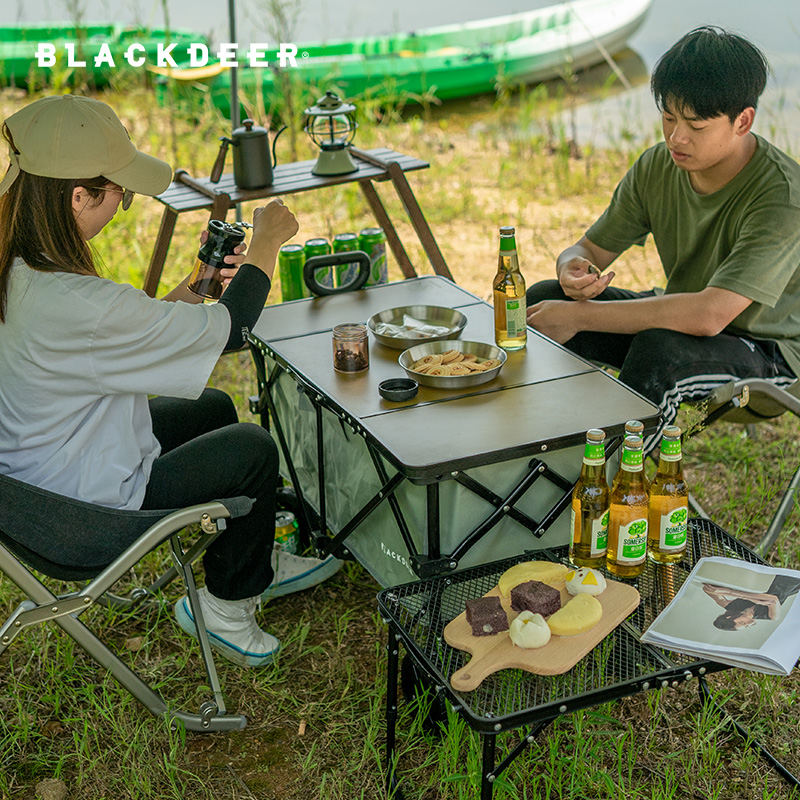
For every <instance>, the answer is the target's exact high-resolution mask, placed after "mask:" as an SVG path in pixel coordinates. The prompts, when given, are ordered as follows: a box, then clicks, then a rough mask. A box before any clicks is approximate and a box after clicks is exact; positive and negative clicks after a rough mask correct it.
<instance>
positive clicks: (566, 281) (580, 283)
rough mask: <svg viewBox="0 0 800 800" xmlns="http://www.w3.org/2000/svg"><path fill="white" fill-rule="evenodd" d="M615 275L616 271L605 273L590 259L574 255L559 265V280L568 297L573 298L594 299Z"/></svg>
mask: <svg viewBox="0 0 800 800" xmlns="http://www.w3.org/2000/svg"><path fill="white" fill-rule="evenodd" d="M614 275H615V273H614V272H607V273H606V274H605V275H603V274H602V273H601V272H600V269H599V268H598V267H597V266H595V265H594V264H593V263H592V262H591V261H589V260H588V259H586V258H582V257H581V256H574V257H573V258H571V259H569V261H566V262H565V263H563V264H561V265H559V270H558V282H559V283H560V284H561V288H562V289H563V290H564V294H566V296H567V297H571V298H572V299H573V300H592V299H593V298H595V297H597V295H599V294H600V293H601V292H603V291H605V289H606V287H607V286H608V284H609V283H611V279H612V278H613V277H614Z"/></svg>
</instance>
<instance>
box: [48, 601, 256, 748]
mask: <svg viewBox="0 0 800 800" xmlns="http://www.w3.org/2000/svg"><path fill="white" fill-rule="evenodd" d="M55 622H56V623H57V624H58V625H59V626H61V628H63V629H64V631H65V632H66V633H67V634H68V635H69V636H70V637H71V638H72V639H73V640H74V641H75V642H76V643H77V644H79V645H80V646H81V647H82V648H83V649H84V650H85V651H86V652H87V653H88V654H89V655H90V656H91V657H92V658H93V659H94V660H95V661H97V662H98V663H99V664H102V665H103V666H104V667H105V668H106V669H107V670H108V671H109V672H110V673H111V674H112V675H113V676H114V677H115V678H116V679H117V680H118V681H119V683H120V684H121V685H122V686H124V687H125V688H126V689H127V690H128V691H129V692H130V693H131V694H132V695H133V696H134V697H135V698H136V699H137V700H138V701H139V702H140V703H141V704H142V705H143V706H144V707H145V708H146V709H147V710H148V711H150V712H151V713H152V714H154V715H155V716H157V717H164V718H165V719H169V720H172V721H174V720H180V721H181V722H182V723H183V724H184V725H185V727H186V729H187V730H191V731H198V732H212V731H232V730H240V729H241V728H244V727H245V725H246V724H247V719H246V718H245V717H244V716H243V715H241V714H236V715H234V714H227V715H226V714H225V712H224V711H223V715H217V714H216V709H215V708H214V709H208V708H204V707H203V706H201V707H200V713H199V714H189V713H187V712H184V711H172V710H170V709H169V708H168V706H167V704H166V703H165V701H164V698H163V697H161V695H160V694H158V692H156V691H154V690H153V689H151V688H150V687H149V686H148V685H147V684H146V683H145V682H144V681H143V680H142V679H141V678H140V677H139V676H138V675H137V674H136V673H135V672H134V671H133V670H132V669H130V667H128V666H127V665H126V664H125V663H124V662H123V661H122V660H121V659H120V658H119V656H117V655H116V653H114V652H113V651H111V650H109V648H108V647H106V645H104V644H103V643H102V642H101V641H100V640H99V639H98V638H97V637H96V636H95V635H94V634H93V633H92V632H91V631H90V630H89V629H88V628H87V627H86V626H85V625H84V624H83V623H82V622H81V621H80V620H78V619H76V618H75V617H69V616H67V617H59V618H58V619H56V620H55ZM204 705H206V704H204Z"/></svg>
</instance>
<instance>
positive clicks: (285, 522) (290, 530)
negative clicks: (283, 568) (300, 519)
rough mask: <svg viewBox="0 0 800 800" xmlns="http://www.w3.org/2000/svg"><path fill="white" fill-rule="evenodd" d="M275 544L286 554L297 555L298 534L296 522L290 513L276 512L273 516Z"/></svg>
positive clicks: (298, 547) (298, 546) (298, 545)
mask: <svg viewBox="0 0 800 800" xmlns="http://www.w3.org/2000/svg"><path fill="white" fill-rule="evenodd" d="M275 544H277V545H280V547H281V549H282V550H283V551H284V552H286V553H297V552H298V550H299V549H300V534H299V533H298V532H297V520H296V519H295V518H294V514H292V512H291V511H278V512H277V514H275Z"/></svg>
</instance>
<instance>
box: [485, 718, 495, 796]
mask: <svg viewBox="0 0 800 800" xmlns="http://www.w3.org/2000/svg"><path fill="white" fill-rule="evenodd" d="M481 738H482V739H483V762H482V765H481V766H482V768H481V800H492V794H493V793H494V781H495V777H496V776H495V774H494V751H495V745H496V744H497V734H495V733H484V734H481Z"/></svg>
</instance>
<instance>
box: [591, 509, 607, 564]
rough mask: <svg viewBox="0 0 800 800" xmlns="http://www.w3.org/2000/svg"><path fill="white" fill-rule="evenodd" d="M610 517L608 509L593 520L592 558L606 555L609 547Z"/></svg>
mask: <svg viewBox="0 0 800 800" xmlns="http://www.w3.org/2000/svg"><path fill="white" fill-rule="evenodd" d="M608 517H609V512H608V510H606V512H605V513H604V514H603V515H602V516H601V517H600V518H599V519H594V520H592V558H594V557H595V556H602V555H605V552H606V550H607V549H608Z"/></svg>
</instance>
